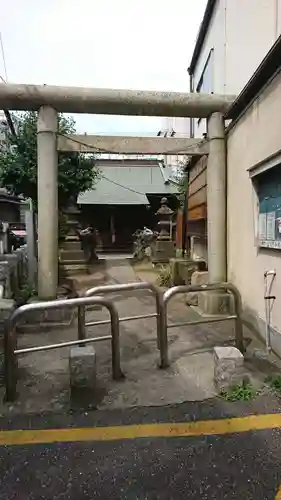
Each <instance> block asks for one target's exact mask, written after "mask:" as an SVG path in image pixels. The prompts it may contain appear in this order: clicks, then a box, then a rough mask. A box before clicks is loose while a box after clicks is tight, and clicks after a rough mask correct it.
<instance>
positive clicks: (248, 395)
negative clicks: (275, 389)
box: [220, 383, 257, 403]
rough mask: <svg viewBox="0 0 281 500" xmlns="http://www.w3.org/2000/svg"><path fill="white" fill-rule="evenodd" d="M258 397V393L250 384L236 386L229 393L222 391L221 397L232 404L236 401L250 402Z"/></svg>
mask: <svg viewBox="0 0 281 500" xmlns="http://www.w3.org/2000/svg"><path fill="white" fill-rule="evenodd" d="M256 395H257V391H256V390H255V389H254V388H253V386H252V385H251V384H250V383H242V384H237V385H234V386H233V387H232V388H231V389H229V390H228V391H222V392H221V393H220V397H221V398H223V399H225V400H226V401H230V402H231V403H233V402H235V401H250V400H251V399H254V398H255V397H256Z"/></svg>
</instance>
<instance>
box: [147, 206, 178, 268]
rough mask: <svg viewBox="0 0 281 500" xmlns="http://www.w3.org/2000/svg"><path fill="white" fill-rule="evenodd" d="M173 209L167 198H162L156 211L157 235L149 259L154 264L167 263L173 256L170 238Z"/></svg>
mask: <svg viewBox="0 0 281 500" xmlns="http://www.w3.org/2000/svg"><path fill="white" fill-rule="evenodd" d="M173 214H174V212H173V210H171V209H170V207H169V206H168V200H167V198H162V200H161V202H160V208H159V209H158V210H157V212H156V214H155V215H156V217H157V218H158V223H157V227H158V231H159V234H158V237H157V240H156V241H155V243H154V245H153V247H152V253H151V260H152V262H153V263H154V264H157V263H165V262H166V263H167V262H169V260H170V259H172V258H173V257H175V247H174V243H173V241H172V240H171V233H172V231H171V225H172V217H173Z"/></svg>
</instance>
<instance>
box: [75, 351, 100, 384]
mask: <svg viewBox="0 0 281 500" xmlns="http://www.w3.org/2000/svg"><path fill="white" fill-rule="evenodd" d="M69 372H70V387H71V388H73V389H78V388H83V389H95V388H96V376H97V370H96V351H95V349H94V348H93V346H89V345H88V346H84V347H72V348H71V349H70V353H69Z"/></svg>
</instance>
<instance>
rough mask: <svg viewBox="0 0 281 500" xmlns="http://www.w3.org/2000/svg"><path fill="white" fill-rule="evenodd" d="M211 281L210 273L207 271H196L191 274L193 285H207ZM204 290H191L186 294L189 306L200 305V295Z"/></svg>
mask: <svg viewBox="0 0 281 500" xmlns="http://www.w3.org/2000/svg"><path fill="white" fill-rule="evenodd" d="M208 281H209V274H208V272H207V271H195V272H194V273H193V274H192V275H191V285H198V286H201V285H206V283H208ZM201 294H202V292H189V293H187V294H186V296H185V299H186V304H187V305H189V306H198V297H199V295H201Z"/></svg>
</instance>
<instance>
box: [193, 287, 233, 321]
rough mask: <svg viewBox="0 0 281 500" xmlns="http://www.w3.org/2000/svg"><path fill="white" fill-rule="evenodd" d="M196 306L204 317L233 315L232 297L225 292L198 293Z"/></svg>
mask: <svg viewBox="0 0 281 500" xmlns="http://www.w3.org/2000/svg"><path fill="white" fill-rule="evenodd" d="M198 306H199V308H200V309H201V310H202V312H203V313H204V314H206V315H219V314H225V315H227V314H234V299H233V296H232V295H231V294H230V293H226V292H221V291H218V292H216V291H210V292H200V293H199V294H198Z"/></svg>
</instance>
